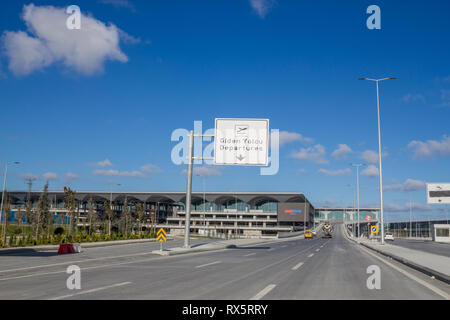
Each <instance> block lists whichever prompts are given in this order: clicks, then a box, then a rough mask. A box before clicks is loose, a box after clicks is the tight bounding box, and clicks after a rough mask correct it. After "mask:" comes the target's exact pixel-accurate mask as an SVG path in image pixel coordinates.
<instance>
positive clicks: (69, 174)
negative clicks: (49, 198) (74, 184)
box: [64, 172, 79, 183]
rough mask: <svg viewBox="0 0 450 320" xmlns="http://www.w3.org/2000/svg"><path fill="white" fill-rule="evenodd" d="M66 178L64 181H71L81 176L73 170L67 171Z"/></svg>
mask: <svg viewBox="0 0 450 320" xmlns="http://www.w3.org/2000/svg"><path fill="white" fill-rule="evenodd" d="M64 178H65V179H64V182H66V183H70V182H71V181H72V180H75V179H78V178H79V176H78V175H77V174H75V173H73V172H67V173H66V174H65V175H64Z"/></svg>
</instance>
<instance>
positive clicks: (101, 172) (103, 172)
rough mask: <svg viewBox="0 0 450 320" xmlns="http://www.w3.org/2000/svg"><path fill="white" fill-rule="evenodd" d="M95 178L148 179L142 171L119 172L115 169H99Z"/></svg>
mask: <svg viewBox="0 0 450 320" xmlns="http://www.w3.org/2000/svg"><path fill="white" fill-rule="evenodd" d="M94 176H105V177H134V178H146V177H147V176H146V175H145V174H144V173H143V172H141V171H137V170H135V171H119V170H114V169H109V170H104V169H99V170H95V171H94Z"/></svg>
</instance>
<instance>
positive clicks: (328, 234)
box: [322, 221, 333, 238]
mask: <svg viewBox="0 0 450 320" xmlns="http://www.w3.org/2000/svg"><path fill="white" fill-rule="evenodd" d="M322 238H333V227H332V226H331V224H330V222H328V221H326V222H325V224H324V225H323V226H322Z"/></svg>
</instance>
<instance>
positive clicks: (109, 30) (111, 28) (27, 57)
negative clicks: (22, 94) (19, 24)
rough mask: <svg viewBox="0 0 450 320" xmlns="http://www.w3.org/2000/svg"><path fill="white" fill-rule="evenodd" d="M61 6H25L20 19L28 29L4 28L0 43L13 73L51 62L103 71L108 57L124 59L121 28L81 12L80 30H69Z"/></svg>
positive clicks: (20, 73) (83, 70) (86, 72)
mask: <svg viewBox="0 0 450 320" xmlns="http://www.w3.org/2000/svg"><path fill="white" fill-rule="evenodd" d="M68 17H69V15H68V14H66V12H65V9H64V8H58V7H53V6H35V5H33V4H30V5H25V6H24V8H23V14H22V19H23V20H24V22H25V24H26V26H27V32H28V33H26V32H23V31H5V32H4V33H3V36H2V44H3V46H4V49H5V50H4V51H5V54H6V56H7V57H8V58H9V69H10V70H11V71H12V72H13V73H14V74H15V75H16V76H23V75H27V74H30V73H32V72H33V71H37V70H41V69H43V68H45V67H48V66H50V65H51V64H54V63H61V64H63V65H64V66H65V67H67V68H69V69H72V70H75V71H76V72H79V73H81V74H84V75H92V74H95V73H99V72H102V71H103V67H104V63H105V61H107V60H111V61H120V62H127V61H128V58H127V56H126V55H125V54H124V53H123V52H122V51H121V50H120V47H119V42H120V29H118V28H117V27H116V26H115V25H113V24H111V25H105V24H104V23H103V22H101V21H99V20H96V19H95V18H93V17H92V16H86V15H84V14H82V15H81V29H79V30H69V29H68V28H67V27H66V20H67V18H68Z"/></svg>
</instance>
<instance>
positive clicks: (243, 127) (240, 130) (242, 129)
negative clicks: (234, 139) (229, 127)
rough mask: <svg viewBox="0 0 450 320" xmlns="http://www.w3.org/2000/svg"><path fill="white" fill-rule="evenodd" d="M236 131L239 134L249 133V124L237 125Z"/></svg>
mask: <svg viewBox="0 0 450 320" xmlns="http://www.w3.org/2000/svg"><path fill="white" fill-rule="evenodd" d="M235 133H236V135H237V136H242V135H247V134H248V126H247V125H237V126H236V127H235Z"/></svg>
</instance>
